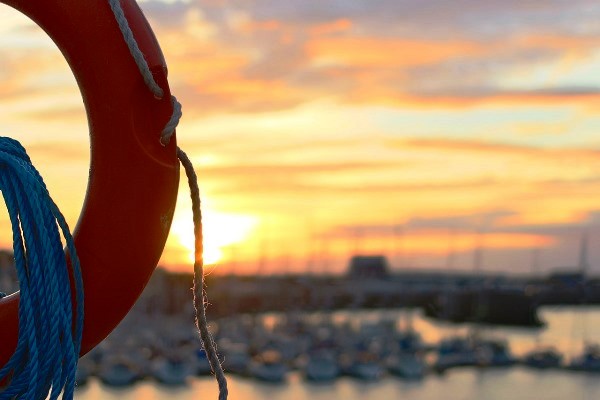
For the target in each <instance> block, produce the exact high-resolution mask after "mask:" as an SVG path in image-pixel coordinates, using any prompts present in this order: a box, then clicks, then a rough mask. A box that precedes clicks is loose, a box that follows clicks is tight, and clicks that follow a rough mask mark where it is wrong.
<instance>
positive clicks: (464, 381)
mask: <svg viewBox="0 0 600 400" xmlns="http://www.w3.org/2000/svg"><path fill="white" fill-rule="evenodd" d="M540 316H541V317H542V319H543V320H544V321H545V322H546V325H545V326H544V327H543V328H540V329H525V328H510V327H474V326H470V325H452V324H447V323H442V322H439V321H434V320H431V319H429V318H425V317H423V316H422V315H421V314H419V313H416V312H414V313H413V312H407V311H403V310H391V311H390V310H387V311H376V310H369V311H358V312H357V311H353V312H335V313H334V314H333V316H332V318H333V320H334V321H337V322H339V323H350V324H361V323H366V322H368V323H371V324H372V323H377V322H378V321H389V320H395V321H397V324H398V325H399V327H400V328H402V326H403V325H405V324H407V323H410V324H411V325H412V326H413V328H414V329H415V331H417V332H419V333H420V335H421V336H422V338H423V340H424V341H425V342H426V343H430V344H436V343H439V341H440V340H442V339H443V338H446V337H449V336H452V335H460V334H464V333H466V332H469V331H473V330H477V331H478V334H481V335H484V336H494V337H496V338H502V339H503V340H506V341H507V342H508V344H509V346H510V349H511V351H512V352H513V353H514V354H515V355H516V356H523V355H524V354H526V353H527V352H528V351H531V350H532V349H534V348H536V347H540V346H553V347H554V348H556V349H557V350H558V351H559V352H560V353H561V354H562V355H563V357H564V359H565V360H567V361H568V360H570V359H572V358H574V357H575V356H577V355H578V354H580V353H581V351H582V349H583V346H584V343H596V344H597V343H600V307H551V308H542V309H541V310H540ZM308 317H309V318H310V317H314V318H319V317H320V316H319V315H317V314H315V315H312V316H308ZM278 318H281V316H279V315H277V314H269V315H265V316H263V317H262V318H261V320H262V322H263V323H264V324H266V325H269V324H274V323H276V321H277V320H278ZM599 378H600V374H598V373H589V372H580V371H577V372H576V371H570V370H567V369H564V368H557V369H532V368H529V367H526V366H524V365H515V366H510V367H505V368H478V367H463V368H453V369H450V370H448V371H446V372H445V373H443V374H437V373H433V372H430V373H428V374H427V375H426V376H425V377H424V378H423V379H422V380H418V381H406V380H402V379H400V378H397V377H395V376H392V375H386V376H384V377H383V378H382V379H380V380H378V381H376V382H364V381H360V380H356V379H354V378H351V377H347V376H344V377H340V378H338V379H336V380H334V381H332V382H329V383H311V382H307V381H306V380H305V379H304V378H303V377H302V375H301V374H300V372H298V371H292V372H290V373H289V374H288V376H287V379H286V380H285V382H283V383H279V384H272V383H264V382H259V381H257V380H254V379H252V378H249V377H241V376H235V375H231V376H229V390H230V398H231V399H244V400H258V399H261V400H262V399H294V400H302V399H311V400H312V399H315V400H319V399H327V400H333V399H344V400H354V399H356V400H358V399H361V400H362V399H365V398H368V399H411V400H420V399H423V400H425V399H445V400H454V399H456V400H471V399H473V400H475V399H486V400H488V399H489V400H494V399H511V400H521V399H522V400H529V399H531V400H534V399H535V400H537V399H556V400H559V399H569V400H580V399H581V400H591V399H599V398H600V379H599ZM76 398H78V399H82V400H100V399H136V400H141V399H144V400H146V399H148V400H162V399H165V400H166V399H181V400H183V399H199V398H202V399H216V398H217V386H216V382H215V381H214V380H213V379H212V378H211V377H194V378H190V379H189V380H188V383H187V385H185V386H182V387H169V386H164V385H161V384H158V383H156V382H155V381H153V380H151V379H145V380H142V381H139V382H137V383H135V384H133V385H132V386H128V387H124V388H112V387H108V386H106V385H104V384H102V383H101V382H100V381H99V380H97V379H96V378H91V379H90V380H89V381H88V383H87V384H85V385H83V386H82V387H80V388H78V389H77V392H76Z"/></svg>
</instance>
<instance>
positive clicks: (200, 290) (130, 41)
mask: <svg viewBox="0 0 600 400" xmlns="http://www.w3.org/2000/svg"><path fill="white" fill-rule="evenodd" d="M108 2H109V4H110V7H111V9H112V11H113V14H114V16H115V19H116V21H117V24H118V25H119V30H120V31H121V34H122V35H123V39H124V41H125V43H126V44H127V47H128V48H129V52H130V53H131V56H132V58H133V60H134V61H135V63H136V65H137V67H138V70H139V71H140V74H141V75H142V78H143V79H144V83H145V84H146V86H147V87H148V89H149V90H150V91H151V92H152V93H153V94H154V96H155V97H156V98H159V99H160V98H162V97H163V95H164V92H163V90H162V88H161V87H160V86H159V85H158V83H157V82H156V80H155V79H154V76H153V75H152V71H151V70H150V67H149V66H148V63H147V62H146V59H145V58H144V55H143V54H142V51H141V50H140V48H139V46H138V44H137V41H136V40H135V37H134V35H133V32H132V31H131V28H130V27H129V22H128V21H127V18H126V17H125V13H124V12H123V8H122V7H121V3H120V1H119V0H108ZM171 104H172V105H173V113H172V114H171V118H170V119H169V121H168V122H167V123H166V125H165V127H164V128H163V130H162V132H161V136H160V143H161V144H162V145H163V146H166V145H168V144H169V142H170V140H171V137H172V135H173V134H174V133H175V128H176V127H177V125H178V124H179V121H180V119H181V116H182V107H181V103H179V101H177V98H176V97H175V96H173V95H171ZM177 158H178V159H179V161H180V162H181V165H182V166H183V168H184V170H185V173H186V176H187V178H188V185H189V188H190V197H191V199H192V215H193V222H194V238H195V240H194V287H193V293H194V309H195V313H196V327H197V328H198V331H199V333H200V338H201V339H202V343H203V345H204V349H205V350H206V354H207V358H208V361H209V363H210V366H211V369H212V372H213V373H214V374H215V378H216V380H217V383H218V385H219V400H226V399H227V395H228V390H227V379H226V378H225V373H224V371H223V367H222V366H221V362H220V360H219V357H218V354H217V349H216V345H215V342H214V340H213V338H212V335H211V334H210V331H209V330H208V321H207V318H206V304H208V300H207V298H206V292H205V290H204V285H205V283H204V259H203V256H202V253H203V235H202V211H201V207H200V188H199V186H198V177H197V176H196V172H195V170H194V166H193V164H192V162H191V160H190V159H189V157H188V156H187V154H186V153H185V152H184V151H183V150H181V148H180V147H177Z"/></svg>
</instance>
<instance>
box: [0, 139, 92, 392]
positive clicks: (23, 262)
mask: <svg viewBox="0 0 600 400" xmlns="http://www.w3.org/2000/svg"><path fill="white" fill-rule="evenodd" d="M0 190H1V191H2V195H3V197H4V201H5V203H6V207H7V208H8V215H9V218H10V222H11V225H12V230H13V251H14V255H15V264H16V269H17V277H18V279H19V283H20V290H21V294H20V302H19V338H18V341H17V348H16V350H15V352H14V354H13V355H12V357H11V358H10V359H9V361H8V362H7V363H6V365H5V366H4V367H2V368H1V369H0V380H2V379H4V378H6V377H8V378H10V383H9V384H8V386H7V387H6V388H4V390H3V391H2V392H0V400H4V399H13V398H15V397H18V398H22V399H32V400H34V399H44V398H50V399H57V398H58V397H59V396H60V393H61V392H62V393H63V399H72V398H73V391H74V388H75V372H76V369H77V361H78V358H79V351H80V348H81V335H82V332H83V280H82V277H81V269H80V267H79V259H78V258H77V253H76V251H75V246H74V243H73V237H72V236H71V233H70V231H69V227H68V226H67V223H66V221H65V219H64V217H63V215H62V214H61V213H60V211H59V210H58V207H57V206H56V204H54V202H53V201H52V199H51V198H50V194H49V193H48V190H47V189H46V185H45V184H44V181H43V180H42V177H41V176H40V174H39V173H38V171H37V170H36V169H35V167H34V166H33V165H32V164H31V160H30V159H29V156H28V155H27V153H26V152H25V149H24V148H23V146H21V144H20V143H19V142H17V141H16V140H13V139H11V138H7V137H0ZM59 229H60V231H62V234H63V236H64V238H65V241H66V244H67V249H68V252H69V256H70V259H71V265H72V274H73V276H72V278H73V282H74V284H75V296H76V312H75V314H74V313H73V310H72V304H71V285H70V282H69V271H68V269H67V259H66V256H65V253H64V251H63V245H62V242H61V237H60V233H59ZM73 315H75V323H74V324H73V321H72V318H73Z"/></svg>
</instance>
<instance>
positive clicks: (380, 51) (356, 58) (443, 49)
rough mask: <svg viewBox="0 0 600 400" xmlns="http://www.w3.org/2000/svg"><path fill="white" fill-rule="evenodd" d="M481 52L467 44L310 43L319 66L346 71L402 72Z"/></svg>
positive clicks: (348, 38)
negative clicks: (348, 69) (360, 69)
mask: <svg viewBox="0 0 600 400" xmlns="http://www.w3.org/2000/svg"><path fill="white" fill-rule="evenodd" d="M480 49H481V46H480V45H477V44H476V43H470V42H466V41H435V42H434V41H424V40H408V39H402V38H397V39H387V38H377V37H351V36H344V37H335V38H321V39H313V40H310V41H309V42H308V43H307V44H306V50H307V52H308V54H309V55H310V56H311V57H312V58H313V60H314V62H316V63H317V64H319V63H324V64H333V65H343V66H345V67H369V68H373V67H379V68H398V67H409V66H417V65H423V64H431V63H437V62H440V61H443V60H447V59H449V58H451V57H456V56H458V55H461V54H469V53H473V52H475V51H478V50H480Z"/></svg>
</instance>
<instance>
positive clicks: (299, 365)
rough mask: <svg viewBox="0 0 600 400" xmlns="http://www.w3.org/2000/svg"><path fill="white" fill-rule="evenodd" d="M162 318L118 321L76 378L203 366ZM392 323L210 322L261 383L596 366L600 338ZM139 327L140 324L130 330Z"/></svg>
mask: <svg viewBox="0 0 600 400" xmlns="http://www.w3.org/2000/svg"><path fill="white" fill-rule="evenodd" d="M161 321H162V320H159V321H136V322H134V323H133V324H130V325H131V326H130V327H129V328H127V327H124V328H123V327H120V328H119V329H118V330H117V331H115V332H114V333H113V334H112V335H111V336H109V337H108V338H107V339H106V340H105V341H104V342H102V343H101V344H100V345H99V346H98V347H96V348H95V349H94V350H92V351H91V352H90V353H88V354H87V355H85V356H84V357H83V358H82V359H81V360H80V363H79V367H78V373H77V384H78V385H79V386H83V385H85V383H86V382H87V380H88V379H89V378H90V377H92V376H95V377H96V378H97V379H99V380H100V381H101V382H102V383H103V384H104V385H107V386H112V387H127V386H129V385H133V384H135V383H136V382H137V381H139V380H144V379H152V380H155V381H156V382H157V383H159V384H162V385H168V386H184V385H187V384H188V383H189V381H190V379H192V377H194V376H205V375H210V373H211V369H210V365H209V363H208V360H207V357H206V354H205V352H204V350H203V349H202V348H201V344H200V342H199V339H198V337H197V334H196V331H195V328H194V327H193V326H192V324H191V323H184V322H182V321H181V319H180V318H174V317H172V318H171V319H170V320H165V321H162V322H161ZM398 325H399V324H398V323H397V321H395V320H380V321H377V322H372V323H359V322H357V321H353V320H352V319H349V320H348V321H346V322H343V323H339V322H334V321H333V320H332V318H331V316H327V315H322V316H320V317H318V318H315V317H314V316H312V317H306V316H302V315H285V316H283V317H279V318H271V319H269V318H263V317H261V316H252V315H242V316H236V317H231V318H224V319H221V320H219V321H218V322H217V323H214V324H212V325H211V330H212V331H213V335H214V339H215V342H216V344H217V346H218V351H219V354H220V357H221V361H222V365H223V368H224V370H225V372H226V373H227V374H236V375H239V376H244V377H247V378H250V379H255V380H259V381H263V382H270V383H283V382H285V381H286V380H287V379H288V377H289V376H290V374H291V373H292V372H293V371H296V373H297V374H299V375H301V376H302V377H303V379H305V380H306V381H309V382H316V383H331V382H334V381H335V380H336V379H338V378H340V377H343V376H346V377H350V378H352V379H358V380H362V381H370V382H375V381H378V380H380V379H382V378H383V377H384V376H386V375H391V376H396V377H397V378H398V379H405V380H412V381H415V380H421V379H424V378H425V377H426V376H427V375H428V374H433V373H438V374H441V373H444V372H446V371H448V370H450V369H453V368H459V367H475V368H502V367H511V366H515V365H523V366H526V367H529V368H535V369H548V368H563V369H568V370H572V371H584V372H591V373H600V346H598V345H594V344H591V343H589V344H587V345H586V346H585V348H584V350H583V352H582V353H581V354H580V355H578V356H576V357H573V358H571V359H568V360H567V359H566V358H565V357H564V356H563V355H562V354H560V353H559V352H558V351H557V350H556V349H554V348H552V347H542V346H537V347H535V348H533V349H531V351H529V352H528V353H527V354H525V355H524V356H521V357H516V356H514V355H513V353H512V352H511V349H510V346H509V344H508V343H507V342H506V341H503V340H501V339H498V338H492V337H490V336H486V335H483V334H480V333H479V332H477V331H474V332H471V333H470V334H465V335H458V334H457V335H454V336H449V337H446V338H444V339H443V340H441V341H440V342H439V343H436V344H431V343H426V342H424V341H423V340H422V338H421V336H420V335H419V333H418V332H416V331H415V330H414V329H412V327H410V326H405V327H403V328H402V329H398ZM132 326H133V327H135V330H133V328H132ZM140 327H144V328H143V330H142V332H141V333H135V334H134V333H133V332H140V330H141V329H140Z"/></svg>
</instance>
